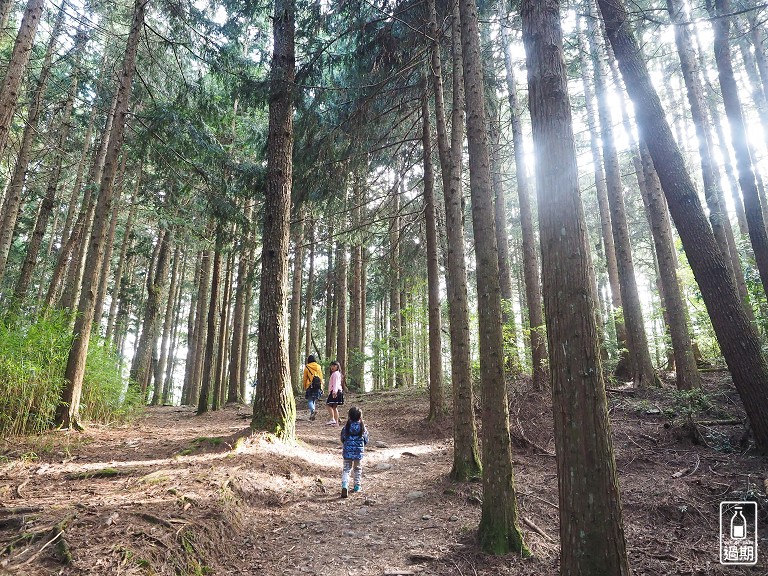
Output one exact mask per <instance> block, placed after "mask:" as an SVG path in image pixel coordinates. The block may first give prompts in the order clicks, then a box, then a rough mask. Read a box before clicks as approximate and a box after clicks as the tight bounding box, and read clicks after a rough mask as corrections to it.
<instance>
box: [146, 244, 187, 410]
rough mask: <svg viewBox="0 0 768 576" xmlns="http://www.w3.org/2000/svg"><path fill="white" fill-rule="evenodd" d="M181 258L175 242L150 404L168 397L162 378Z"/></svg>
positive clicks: (165, 383) (160, 401)
mask: <svg viewBox="0 0 768 576" xmlns="http://www.w3.org/2000/svg"><path fill="white" fill-rule="evenodd" d="M180 260H181V247H180V246H179V245H178V244H175V246H174V248H173V265H172V266H171V283H170V285H169V287H168V298H167V299H166V302H165V313H164V314H163V332H162V335H161V336H160V343H159V347H160V357H159V358H158V361H157V368H156V370H155V388H154V390H153V391H152V405H153V406H159V405H160V404H161V403H163V401H164V400H167V398H168V391H167V390H166V385H167V381H166V380H165V379H164V378H163V376H164V374H165V364H166V362H167V361H168V356H169V347H170V339H171V331H172V329H173V316H174V310H175V307H176V284H177V283H178V280H179V278H178V277H179V265H180Z"/></svg>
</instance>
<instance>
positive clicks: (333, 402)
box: [325, 360, 344, 426]
mask: <svg viewBox="0 0 768 576" xmlns="http://www.w3.org/2000/svg"><path fill="white" fill-rule="evenodd" d="M342 404H344V390H343V388H342V386H341V365H340V364H339V361H338V360H334V361H333V362H331V378H330V379H329V380H328V398H327V399H326V401H325V405H326V406H327V407H328V415H329V416H330V417H331V419H330V420H328V422H326V424H328V425H329V426H338V425H339V409H338V407H339V406H341V405H342Z"/></svg>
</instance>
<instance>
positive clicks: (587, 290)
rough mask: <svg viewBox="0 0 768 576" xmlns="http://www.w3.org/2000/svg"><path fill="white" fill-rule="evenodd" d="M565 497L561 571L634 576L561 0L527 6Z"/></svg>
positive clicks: (546, 290)
mask: <svg viewBox="0 0 768 576" xmlns="http://www.w3.org/2000/svg"><path fill="white" fill-rule="evenodd" d="M522 15H523V38H524V40H525V44H526V54H527V58H526V61H527V67H528V91H529V100H530V109H531V121H532V124H533V140H534V146H535V149H536V154H537V156H538V157H546V158H548V159H550V161H549V162H537V163H536V179H537V182H536V189H537V191H538V199H539V229H540V234H541V248H542V250H541V252H542V282H543V286H544V308H545V310H546V319H547V337H548V338H547V339H548V343H549V359H550V371H551V375H552V376H551V378H552V401H553V412H554V417H555V445H556V449H557V471H558V475H557V477H558V486H559V501H560V542H561V555H560V574H562V575H564V576H565V575H579V574H612V575H614V576H619V575H627V576H628V575H629V573H630V570H629V563H628V561H627V551H626V544H625V541H624V532H623V527H622V520H621V505H620V497H619V489H618V477H617V472H616V464H615V462H614V458H613V447H612V442H611V435H610V430H609V420H608V411H607V402H606V397H605V388H604V382H603V377H602V370H601V368H600V350H599V334H598V331H597V325H596V322H595V311H594V306H595V302H594V299H593V294H594V291H593V289H592V283H593V282H594V278H593V276H592V272H591V270H592V263H591V261H590V256H589V245H588V239H587V237H586V224H585V221H584V212H583V208H582V205H581V200H580V197H579V188H578V168H577V165H576V149H575V146H574V139H573V127H572V122H571V110H570V103H569V101H568V88H567V79H566V78H567V77H566V69H565V62H564V60H563V52H562V36H561V34H562V33H561V31H560V20H559V19H560V3H559V2H558V1H557V0H548V1H546V2H541V1H539V2H536V1H532V0H525V1H524V2H523V9H522Z"/></svg>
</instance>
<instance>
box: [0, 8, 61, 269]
mask: <svg viewBox="0 0 768 576" xmlns="http://www.w3.org/2000/svg"><path fill="white" fill-rule="evenodd" d="M64 15H65V12H64V10H63V7H62V9H60V10H59V13H58V16H57V17H56V23H55V24H54V26H53V30H52V31H51V39H50V40H49V41H48V46H47V48H46V51H45V57H44V58H43V64H42V68H41V70H40V75H39V76H38V79H37V85H36V87H35V91H34V94H33V95H32V101H31V102H30V104H29V110H28V112H27V121H26V124H25V125H24V133H23V135H22V137H21V145H20V146H19V153H18V155H17V157H16V165H15V166H14V169H13V177H12V178H11V183H10V185H9V186H8V192H7V194H6V196H5V200H4V202H3V205H2V210H1V211H0V283H2V280H3V277H4V275H5V273H6V265H7V263H8V251H9V250H10V248H11V242H12V240H13V232H14V230H15V229H16V221H17V219H18V217H19V210H20V209H21V204H22V190H23V189H24V183H25V181H26V179H27V170H28V168H29V163H30V161H31V159H32V144H33V142H34V140H35V137H36V135H37V131H38V122H39V120H40V116H41V114H42V112H43V99H44V98H45V90H46V87H47V86H48V78H49V77H50V75H51V67H52V64H53V51H54V48H55V47H56V43H57V42H58V41H59V34H60V33H61V27H62V26H63V24H64ZM38 17H39V15H38ZM25 19H26V15H25ZM35 25H36V24H35ZM23 26H24V23H23V22H22V28H23ZM20 34H21V33H20ZM33 35H34V32H33ZM30 42H31V39H30ZM12 66H13V62H11V67H12ZM10 74H11V68H10V67H9V69H8V71H7V73H6V80H8V75H10ZM4 88H5V85H4V86H3V88H2V89H0V154H2V151H3V146H4V144H5V142H4V140H3V139H4V138H7V134H8V132H7V130H8V129H7V127H6V128H5V131H3V127H2V122H3V121H4V115H5V113H6V111H5V104H4V102H3V97H4V94H3V92H2V91H1V90H3V89H4ZM13 104H14V109H15V104H16V101H15V98H14V102H13ZM11 114H13V110H11ZM9 121H10V119H9Z"/></svg>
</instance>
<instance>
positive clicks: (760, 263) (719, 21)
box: [707, 0, 768, 294]
mask: <svg viewBox="0 0 768 576" xmlns="http://www.w3.org/2000/svg"><path fill="white" fill-rule="evenodd" d="M711 2H712V0H708V1H707V5H708V7H709V8H710V14H711V15H713V16H716V18H715V19H714V20H713V23H712V26H713V27H714V32H715V40H714V44H715V61H716V62H717V72H718V77H719V79H720V90H721V92H722V95H723V103H724V104H725V113H726V116H727V117H728V124H729V126H730V128H731V130H730V131H731V144H732V145H733V151H734V154H735V156H736V169H737V172H738V175H739V187H740V188H741V194H742V197H743V199H744V211H745V213H746V216H747V227H748V229H749V239H750V240H751V242H752V249H753V250H754V253H755V262H756V263H757V269H758V271H759V272H760V281H761V282H762V285H763V289H764V290H765V292H766V294H768V233H767V232H766V228H765V221H764V219H763V208H762V206H761V205H760V197H759V195H758V190H757V180H756V179H755V172H754V168H753V165H752V158H751V156H750V149H749V144H748V142H747V134H746V128H745V126H744V117H743V115H742V112H741V101H740V98H739V88H738V86H737V85H736V79H735V78H734V75H733V65H732V63H731V48H730V44H729V39H728V34H729V30H730V20H729V18H728V17H724V15H726V14H728V13H729V12H730V2H729V1H728V0H715V2H714V4H715V9H714V10H712V9H711Z"/></svg>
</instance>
